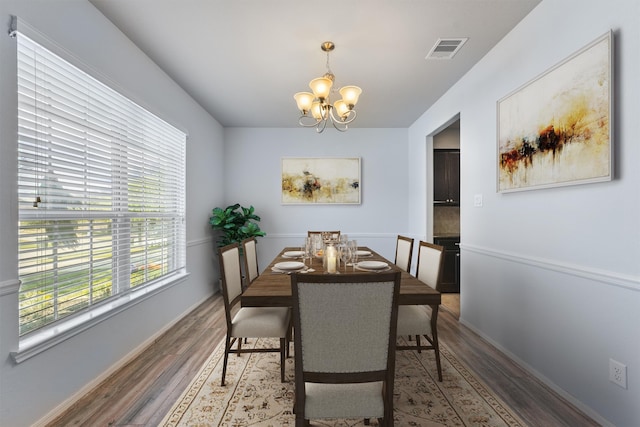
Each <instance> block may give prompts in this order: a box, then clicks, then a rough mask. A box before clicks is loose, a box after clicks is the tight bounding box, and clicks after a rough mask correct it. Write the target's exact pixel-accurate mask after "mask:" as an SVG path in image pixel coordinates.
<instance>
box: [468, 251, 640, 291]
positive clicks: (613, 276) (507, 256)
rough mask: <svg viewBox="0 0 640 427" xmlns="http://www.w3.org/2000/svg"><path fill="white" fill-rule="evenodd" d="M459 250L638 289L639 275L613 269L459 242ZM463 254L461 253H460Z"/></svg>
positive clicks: (606, 283)
mask: <svg viewBox="0 0 640 427" xmlns="http://www.w3.org/2000/svg"><path fill="white" fill-rule="evenodd" d="M460 250H461V251H469V252H474V253H477V254H480V255H485V256H490V257H493V258H499V259H502V260H505V261H511V262H517V263H520V264H525V265H529V266H532V267H537V268H541V269H545V270H550V271H556V272H559V273H564V274H569V275H572V276H576V277H581V278H583V279H589V280H593V281H596V282H600V283H603V284H605V285H610V286H617V287H621V288H625V289H630V290H633V291H640V277H637V276H631V275H628V274H620V273H617V272H614V271H609V270H601V269H596V268H589V267H585V266H582V265H577V264H570V263H564V262H557V261H553V260H550V259H547V258H539V257H533V256H528V255H521V254H516V253H513V252H504V251H500V250H496V249H491V248H486V247H482V246H476V245H472V244H467V243H460ZM461 256H463V255H461Z"/></svg>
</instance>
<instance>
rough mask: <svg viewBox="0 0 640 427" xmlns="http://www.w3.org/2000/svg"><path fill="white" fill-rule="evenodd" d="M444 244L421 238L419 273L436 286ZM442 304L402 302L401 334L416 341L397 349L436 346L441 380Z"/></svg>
mask: <svg viewBox="0 0 640 427" xmlns="http://www.w3.org/2000/svg"><path fill="white" fill-rule="evenodd" d="M443 261H444V248H443V247H442V246H439V245H434V244H431V243H427V242H423V241H421V242H420V246H419V248H418V264H417V265H416V277H417V278H418V280H420V281H421V282H424V283H426V284H427V285H429V286H431V287H432V288H434V289H438V284H439V281H440V279H441V277H442V267H443ZM437 324H438V306H437V305H436V306H433V307H427V306H422V305H402V306H400V307H399V309H398V335H399V336H407V335H408V336H415V337H416V340H415V345H412V344H409V345H403V346H400V345H398V346H396V350H417V351H418V353H420V352H422V350H434V352H435V357H436V367H437V369H438V381H442V367H441V366H440V347H439V345H438V328H437ZM421 336H422V337H424V338H425V339H426V340H427V341H428V343H429V344H428V345H423V344H422V343H421V342H420V337H421Z"/></svg>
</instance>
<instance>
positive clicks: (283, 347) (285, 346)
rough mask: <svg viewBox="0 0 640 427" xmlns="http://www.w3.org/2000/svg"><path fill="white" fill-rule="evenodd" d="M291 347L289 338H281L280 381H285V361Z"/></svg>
mask: <svg viewBox="0 0 640 427" xmlns="http://www.w3.org/2000/svg"><path fill="white" fill-rule="evenodd" d="M288 348H289V340H288V339H286V338H280V382H282V383H283V382H284V363H285V359H286V353H287V352H288V351H287V350H288Z"/></svg>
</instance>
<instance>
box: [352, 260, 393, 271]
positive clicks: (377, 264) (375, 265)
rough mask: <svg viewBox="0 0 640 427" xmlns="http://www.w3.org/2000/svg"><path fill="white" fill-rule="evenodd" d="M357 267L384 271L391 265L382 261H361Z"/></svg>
mask: <svg viewBox="0 0 640 427" xmlns="http://www.w3.org/2000/svg"><path fill="white" fill-rule="evenodd" d="M356 266H357V267H360V268H364V269H367V270H382V269H384V268H387V267H388V266H389V264H387V263H386V262H382V261H360V262H359V263H357V264H356Z"/></svg>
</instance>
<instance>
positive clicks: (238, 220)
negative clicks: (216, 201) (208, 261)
mask: <svg viewBox="0 0 640 427" xmlns="http://www.w3.org/2000/svg"><path fill="white" fill-rule="evenodd" d="M254 211H255V209H254V208H253V206H249V207H248V208H245V207H243V206H240V204H239V203H236V204H235V205H229V206H227V207H226V208H224V209H222V208H215V209H213V211H212V213H211V217H210V218H209V224H211V227H212V228H213V229H214V230H221V231H222V235H221V236H220V238H219V239H218V246H219V247H222V246H225V245H228V244H230V243H235V242H241V241H242V240H244V239H246V238H247V237H254V236H255V237H262V236H265V235H266V234H267V233H265V232H264V231H261V230H260V226H259V225H258V222H259V221H260V217H259V216H258V215H256V214H255V213H254Z"/></svg>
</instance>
